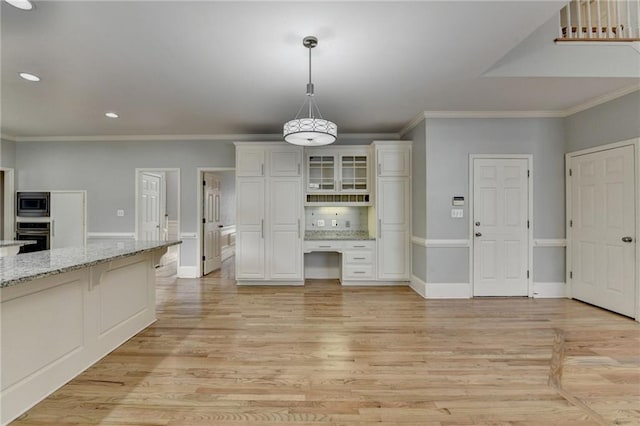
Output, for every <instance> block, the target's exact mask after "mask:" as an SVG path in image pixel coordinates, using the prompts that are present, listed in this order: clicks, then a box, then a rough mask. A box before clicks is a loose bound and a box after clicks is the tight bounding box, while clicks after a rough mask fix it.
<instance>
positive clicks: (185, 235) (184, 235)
mask: <svg viewBox="0 0 640 426" xmlns="http://www.w3.org/2000/svg"><path fill="white" fill-rule="evenodd" d="M180 239H181V240H197V239H198V233H197V232H181V233H180Z"/></svg>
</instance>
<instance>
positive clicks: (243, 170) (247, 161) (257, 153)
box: [236, 146, 267, 176]
mask: <svg viewBox="0 0 640 426" xmlns="http://www.w3.org/2000/svg"><path fill="white" fill-rule="evenodd" d="M238 154H239V153H238V150H237V149H236V176H264V168H265V160H266V158H265V157H266V154H267V152H266V151H265V149H264V148H261V147H249V146H247V147H243V148H242V155H238Z"/></svg>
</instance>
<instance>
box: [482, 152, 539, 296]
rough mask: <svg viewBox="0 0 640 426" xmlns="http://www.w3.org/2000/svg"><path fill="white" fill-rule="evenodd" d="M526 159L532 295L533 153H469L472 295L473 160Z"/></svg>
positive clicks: (528, 291)
mask: <svg viewBox="0 0 640 426" xmlns="http://www.w3.org/2000/svg"><path fill="white" fill-rule="evenodd" d="M492 158H493V159H519V160H521V159H526V160H527V169H528V170H529V173H530V175H529V178H528V179H527V191H528V196H527V204H528V208H527V217H528V220H529V224H530V225H529V229H527V231H528V232H527V251H528V256H527V264H528V265H527V270H528V271H529V278H528V279H527V295H528V296H529V297H533V228H534V220H533V201H534V200H533V177H534V170H533V154H469V283H470V286H471V295H472V296H473V271H474V266H475V265H474V264H473V241H474V239H473V236H474V235H473V233H474V231H473V227H474V224H473V188H474V182H473V177H474V172H473V162H474V160H475V159H492Z"/></svg>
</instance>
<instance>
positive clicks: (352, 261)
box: [343, 250, 373, 265]
mask: <svg viewBox="0 0 640 426" xmlns="http://www.w3.org/2000/svg"><path fill="white" fill-rule="evenodd" d="M343 256H344V263H345V264H347V265H373V250H346V251H345V252H344V254H343Z"/></svg>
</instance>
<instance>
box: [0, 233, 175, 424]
mask: <svg viewBox="0 0 640 426" xmlns="http://www.w3.org/2000/svg"><path fill="white" fill-rule="evenodd" d="M176 244H180V241H169V242H167V241H126V242H103V243H89V244H87V245H86V246H85V247H70V248H61V249H54V250H45V251H40V252H35V253H25V254H19V255H17V256H4V257H0V316H1V318H0V319H1V321H0V324H1V339H2V342H1V343H2V360H1V370H2V377H1V379H2V380H1V394H0V397H1V398H0V399H1V404H2V405H1V420H0V423H1V424H2V425H5V424H7V423H9V422H10V421H12V420H13V419H15V418H16V417H18V416H19V415H20V414H22V413H23V412H25V411H26V410H28V409H29V408H30V407H32V406H33V405H35V404H36V403H38V402H39V401H40V400H42V399H43V398H45V397H46V396H48V395H49V394H51V393H52V392H53V391H55V390H56V389H58V388H59V387H60V386H62V385H64V384H65V383H66V382H68V381H69V380H71V379H72V378H74V377H75V376H77V375H78V374H80V373H81V372H82V371H84V370H85V369H86V368H88V367H89V366H91V365H92V364H94V363H95V362H96V361H98V360H99V359H100V358H102V357H103V356H105V355H106V354H108V353H109V352H110V351H112V350H114V349H115V348H117V347H118V346H120V345H121V344H122V343H124V342H125V341H126V340H128V339H129V338H131V337H132V336H134V335H135V334H136V333H138V332H139V331H140V330H142V329H143V328H145V327H147V326H148V325H150V324H151V323H153V322H154V321H155V320H156V298H155V269H154V266H155V265H156V264H157V263H158V260H159V259H160V257H161V256H162V255H163V254H164V253H165V252H166V250H167V248H168V247H169V246H172V245H176Z"/></svg>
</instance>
